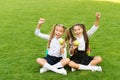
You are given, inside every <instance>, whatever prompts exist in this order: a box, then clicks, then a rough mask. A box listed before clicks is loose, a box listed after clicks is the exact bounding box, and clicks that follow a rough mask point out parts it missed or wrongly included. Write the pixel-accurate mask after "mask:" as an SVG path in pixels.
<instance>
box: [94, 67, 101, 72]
mask: <svg viewBox="0 0 120 80" xmlns="http://www.w3.org/2000/svg"><path fill="white" fill-rule="evenodd" d="M92 71H93V72H95V71H99V72H102V68H101V66H92Z"/></svg>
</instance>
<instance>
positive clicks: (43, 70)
mask: <svg viewBox="0 0 120 80" xmlns="http://www.w3.org/2000/svg"><path fill="white" fill-rule="evenodd" d="M47 71H48V70H47V69H46V68H44V67H42V68H40V73H44V72H47Z"/></svg>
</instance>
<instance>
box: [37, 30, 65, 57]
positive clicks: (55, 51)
mask: <svg viewBox="0 0 120 80" xmlns="http://www.w3.org/2000/svg"><path fill="white" fill-rule="evenodd" d="M35 35H37V36H38V37H40V38H43V39H47V40H49V38H50V35H47V34H43V33H41V32H40V29H36V30H35ZM65 46H66V45H65ZM48 54H49V55H50V56H55V57H62V58H66V57H67V54H66V47H65V48H64V54H61V53H60V44H59V39H57V38H56V37H54V38H53V39H52V40H51V43H50V48H49V49H48Z"/></svg>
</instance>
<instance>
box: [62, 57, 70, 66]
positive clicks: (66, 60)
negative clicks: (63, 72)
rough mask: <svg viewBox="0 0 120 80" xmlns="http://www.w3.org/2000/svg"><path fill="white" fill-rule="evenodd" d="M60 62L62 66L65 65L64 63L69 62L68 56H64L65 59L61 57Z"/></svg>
mask: <svg viewBox="0 0 120 80" xmlns="http://www.w3.org/2000/svg"><path fill="white" fill-rule="evenodd" d="M60 62H61V64H62V66H65V65H67V64H68V63H69V62H70V59H69V58H65V59H62V60H61V61H60Z"/></svg>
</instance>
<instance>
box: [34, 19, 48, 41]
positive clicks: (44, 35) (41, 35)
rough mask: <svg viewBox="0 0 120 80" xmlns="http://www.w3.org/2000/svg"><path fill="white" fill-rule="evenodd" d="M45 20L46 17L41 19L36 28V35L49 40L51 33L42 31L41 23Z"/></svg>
mask: <svg viewBox="0 0 120 80" xmlns="http://www.w3.org/2000/svg"><path fill="white" fill-rule="evenodd" d="M44 22H45V19H44V18H40V19H39V22H38V24H37V27H36V30H35V35H36V36H38V37H40V38H43V39H47V40H49V37H50V36H49V35H47V34H43V33H41V32H40V28H41V25H42V24H43V23H44Z"/></svg>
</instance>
